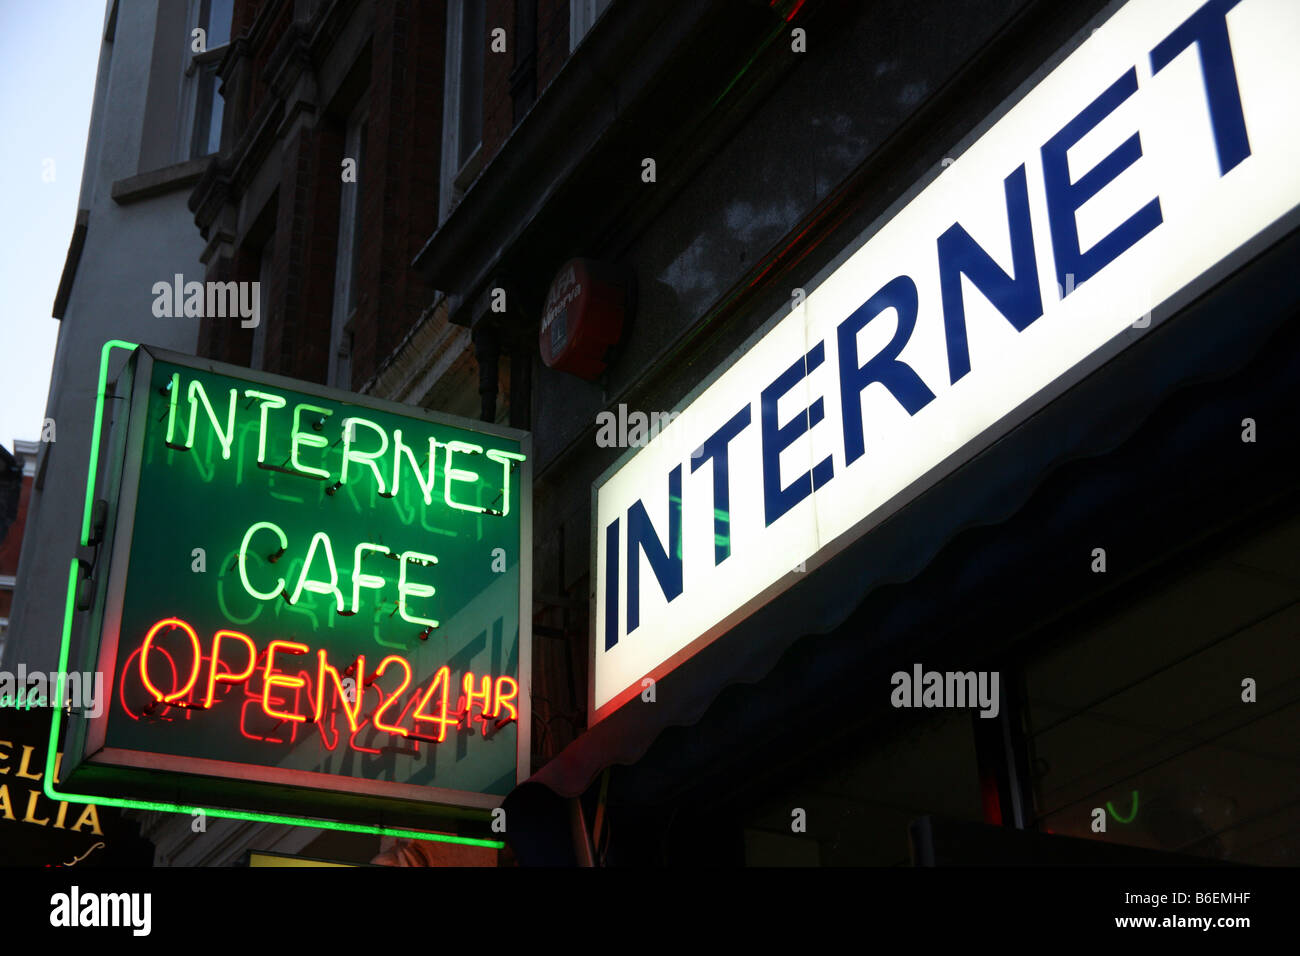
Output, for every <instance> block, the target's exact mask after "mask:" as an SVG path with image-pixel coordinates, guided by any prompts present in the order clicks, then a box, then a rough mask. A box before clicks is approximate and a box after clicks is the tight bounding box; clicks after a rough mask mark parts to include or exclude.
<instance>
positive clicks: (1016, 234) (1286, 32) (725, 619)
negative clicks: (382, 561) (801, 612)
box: [591, 0, 1300, 719]
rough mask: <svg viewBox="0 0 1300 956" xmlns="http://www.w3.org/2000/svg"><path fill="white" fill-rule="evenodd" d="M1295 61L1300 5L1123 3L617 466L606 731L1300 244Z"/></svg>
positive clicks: (605, 496) (597, 622)
mask: <svg viewBox="0 0 1300 956" xmlns="http://www.w3.org/2000/svg"><path fill="white" fill-rule="evenodd" d="M1297 49H1300V4H1296V3H1295V2H1293V0H1210V2H1205V0H1131V2H1129V3H1126V4H1122V5H1118V9H1116V10H1115V12H1114V13H1113V14H1112V15H1111V16H1110V17H1109V19H1107V20H1106V21H1105V22H1104V23H1103V24H1102V25H1101V27H1100V28H1099V29H1097V30H1095V31H1091V32H1089V33H1086V34H1085V35H1083V36H1081V38H1080V41H1079V43H1078V45H1077V48H1075V49H1074V50H1073V52H1071V53H1069V55H1068V56H1066V57H1063V58H1062V60H1061V61H1060V62H1059V65H1056V66H1055V67H1054V68H1050V69H1048V68H1045V69H1044V70H1042V71H1040V73H1039V74H1038V75H1037V76H1035V77H1034V78H1032V79H1031V80H1030V81H1029V82H1028V83H1026V84H1025V86H1024V87H1022V89H1021V90H1020V91H1019V92H1017V93H1016V94H1015V95H1013V96H1012V97H1011V98H1010V99H1009V100H1008V101H1007V103H1006V104H1004V106H1003V108H1002V109H1001V110H1000V111H999V114H998V116H997V118H996V120H995V121H993V120H991V121H990V122H988V123H986V124H984V126H983V127H981V129H980V130H977V131H976V132H975V133H974V134H972V135H971V136H970V137H969V138H968V140H967V141H966V142H967V144H968V145H963V147H959V148H958V149H955V150H953V152H952V155H953V156H954V157H956V158H955V162H952V163H951V164H949V165H947V166H945V167H943V168H942V169H937V170H936V173H935V175H934V177H933V178H932V179H931V180H929V181H928V182H926V183H922V184H918V186H917V187H915V188H914V189H913V190H912V191H911V192H910V193H909V194H908V195H906V196H904V197H902V198H901V199H900V200H899V201H898V202H897V203H896V204H895V205H894V207H893V208H891V209H890V210H889V211H888V212H887V213H886V214H885V215H884V216H882V217H881V218H880V219H879V220H878V221H877V222H876V223H875V224H874V225H873V226H872V227H871V228H870V229H869V230H868V231H867V233H865V234H864V236H863V238H862V239H860V240H859V241H858V242H857V243H855V244H854V245H853V246H852V248H850V249H849V250H848V251H847V252H846V253H845V254H844V255H843V256H841V257H840V259H839V260H838V261H837V262H836V263H834V264H832V266H830V267H829V268H828V269H827V270H825V271H824V272H823V273H822V275H821V276H819V278H818V280H817V281H816V282H815V283H810V289H811V291H810V292H809V293H808V295H807V297H806V298H803V297H802V296H801V295H796V296H795V299H794V301H793V303H792V307H791V308H790V309H789V310H788V311H785V312H783V314H781V315H779V316H776V317H773V319H772V320H771V321H770V322H769V323H768V324H767V325H766V326H765V327H764V328H763V329H762V330H761V331H760V333H759V334H757V335H756V336H755V337H754V338H753V339H751V341H750V343H749V344H747V345H746V346H745V347H744V348H743V349H741V350H740V352H739V353H738V355H737V357H736V358H735V359H734V360H733V361H732V362H730V363H728V364H727V365H726V366H725V367H724V368H723V369H722V370H720V371H719V372H718V373H717V374H716V375H715V376H714V377H713V378H712V379H711V380H710V381H709V382H708V383H706V385H705V386H703V387H702V388H701V389H700V390H697V392H696V393H695V394H694V395H693V396H691V397H690V398H688V400H687V402H686V404H685V407H684V409H683V410H682V413H681V415H680V416H679V417H678V418H677V419H676V420H675V421H673V422H672V424H671V425H669V426H668V427H667V428H666V429H664V430H663V431H662V432H661V433H660V434H659V435H658V436H657V437H656V438H655V439H654V440H653V441H652V442H651V443H650V444H649V445H647V446H646V447H645V448H643V449H640V450H639V451H637V452H636V453H635V454H634V455H632V456H630V457H627V458H625V459H624V460H623V461H621V462H620V463H618V464H617V465H616V466H614V467H613V468H611V469H610V471H609V472H607V473H606V475H605V476H603V477H602V479H601V480H600V481H599V482H598V483H597V487H596V490H595V492H594V501H593V509H594V514H593V537H594V539H595V540H594V542H593V552H594V559H593V563H594V566H595V568H596V574H595V575H593V580H594V582H595V583H594V589H593V590H594V593H593V595H592V600H593V604H594V613H593V615H592V626H593V635H592V643H593V650H592V653H593V665H592V669H591V673H592V675H593V677H592V680H593V686H592V694H591V700H592V707H593V715H592V716H593V719H600V718H601V717H602V716H604V715H605V714H607V713H609V712H610V711H611V710H612V709H614V708H616V707H618V706H619V705H621V704H622V703H623V702H624V701H626V700H628V699H630V698H631V697H632V696H633V695H635V694H636V693H638V692H639V691H640V689H641V681H642V680H643V679H644V678H645V677H647V676H649V677H652V678H653V677H655V676H656V675H661V674H663V673H665V672H667V671H669V670H671V669H672V668H673V667H675V666H676V665H677V664H678V663H680V662H681V661H682V660H684V659H686V658H688V657H689V656H691V655H692V654H694V653H695V652H697V651H698V650H699V649H700V648H701V647H702V646H704V645H705V644H707V643H708V642H709V641H712V640H713V639H715V638H716V637H717V636H718V635H719V634H721V633H723V632H725V631H726V630H727V629H728V628H729V627H731V626H732V625H733V624H734V623H735V622H736V621H738V620H740V619H742V618H744V617H745V616H747V615H748V614H750V613H752V611H753V610H754V609H755V608H757V607H759V606H761V605H762V604H763V603H765V602H766V601H768V600H769V599H770V598H771V597H772V596H774V595H775V594H777V593H779V592H780V591H782V590H784V589H785V588H788V587H790V586H791V585H792V584H794V583H795V582H797V581H798V580H799V578H800V574H799V573H798V572H794V571H792V569H795V568H797V567H799V566H801V565H802V566H803V568H805V569H807V570H809V571H810V570H812V569H813V568H815V567H816V566H817V565H818V564H820V563H822V562H824V561H825V560H826V559H827V558H829V557H830V556H831V555H833V554H834V553H836V552H837V551H839V550H841V549H842V548H843V547H844V546H846V545H847V544H848V543H849V542H851V541H853V540H855V539H857V538H859V537H861V536H862V535H863V534H865V533H867V532H868V531H869V530H870V529H871V528H872V527H874V526H875V525H877V524H878V523H879V522H880V521H882V520H883V519H884V518H885V517H887V516H888V515H890V514H892V513H893V512H895V511H897V510H898V509H899V508H901V507H902V506H903V505H905V504H906V503H907V502H908V501H910V500H912V499H913V498H915V497H916V495H918V494H919V493H920V492H921V491H923V490H924V489H925V488H927V487H929V486H930V485H932V484H933V483H934V482H936V481H938V480H939V479H941V478H942V477H943V476H944V475H945V474H947V473H949V472H951V471H952V470H953V469H955V468H956V467H958V466H959V465H960V464H961V463H962V462H964V461H966V460H967V459H969V458H970V457H972V456H973V455H974V454H975V453H977V452H978V451H979V450H980V449H982V448H984V447H986V446H987V445H988V444H990V443H991V442H992V441H993V440H995V439H996V438H997V437H998V436H999V435H1001V434H1004V433H1005V432H1006V431H1007V430H1009V429H1010V428H1012V427H1014V426H1015V425H1016V424H1018V423H1019V422H1021V421H1023V420H1024V419H1025V418H1026V417H1028V415H1030V414H1032V413H1033V412H1034V411H1035V410H1036V409H1037V408H1039V407H1041V406H1042V405H1043V404H1044V403H1045V402H1046V401H1048V400H1049V399H1050V398H1051V397H1052V396H1053V395H1055V394H1059V392H1060V391H1062V390H1064V389H1065V388H1067V387H1069V386H1070V385H1071V384H1073V383H1074V382H1076V381H1078V380H1079V379H1080V378H1082V377H1083V376H1084V375H1085V374H1088V373H1089V372H1091V371H1093V370H1094V369H1096V368H1097V367H1098V366H1100V365H1101V364H1102V363H1103V362H1104V361H1106V360H1107V359H1109V358H1110V357H1112V356H1113V355H1114V354H1115V353H1117V352H1118V351H1119V350H1120V349H1121V348H1123V347H1125V346H1126V345H1127V344H1129V343H1131V342H1132V341H1134V340H1135V339H1136V338H1137V337H1139V336H1142V335H1144V334H1147V332H1148V330H1149V329H1150V328H1151V327H1153V326H1154V325H1156V324H1158V323H1159V321H1161V320H1162V319H1163V317H1164V316H1165V315H1168V314H1171V313H1172V312H1173V311H1175V310H1176V309H1177V308H1179V307H1180V306H1181V305H1182V304H1183V303H1185V302H1187V301H1190V299H1191V298H1192V297H1194V296H1195V295H1198V294H1200V292H1202V291H1203V290H1204V289H1205V288H1207V287H1208V286H1209V285H1210V284H1212V283H1213V282H1216V281H1218V279H1219V278H1221V277H1222V276H1223V275H1225V274H1226V273H1227V272H1228V271H1230V270H1231V269H1232V268H1235V267H1236V266H1237V265H1238V264H1239V263H1241V262H1243V261H1245V260H1246V259H1247V258H1249V256H1250V255H1252V254H1253V252H1254V251H1255V249H1256V248H1258V247H1261V246H1262V244H1264V243H1267V242H1268V241H1271V238H1275V237H1277V236H1280V235H1281V234H1282V233H1283V232H1284V231H1285V230H1287V229H1290V228H1292V227H1293V226H1294V224H1295V220H1296V218H1297V217H1296V214H1295V210H1296V207H1297V204H1300V164H1297V162H1296V157H1297V156H1300V126H1298V125H1297V123H1296V119H1295V116H1296V114H1295V103H1294V101H1295V91H1296V90H1298V89H1300V57H1297V56H1296V52H1295V51H1296V50H1297ZM1266 230H1267V231H1268V235H1263V236H1262V235H1261V234H1262V233H1265V232H1266ZM1252 240H1257V241H1256V242H1254V243H1253V244H1252ZM1248 244H1251V246H1250V247H1248V248H1243V247H1247V246H1248ZM1153 310H1154V313H1153ZM1153 315H1154V317H1153Z"/></svg>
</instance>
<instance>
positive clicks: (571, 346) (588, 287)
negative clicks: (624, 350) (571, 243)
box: [538, 259, 631, 380]
mask: <svg viewBox="0 0 1300 956" xmlns="http://www.w3.org/2000/svg"><path fill="white" fill-rule="evenodd" d="M629 285H630V277H629V276H628V275H627V274H626V273H625V271H624V270H623V269H621V268H619V267H618V266H615V265H611V264H608V263H603V262H597V261H595V260H592V259H571V260H569V261H568V262H566V263H565V264H564V265H563V266H561V267H560V271H559V272H557V273H556V275H555V279H554V281H553V282H552V283H551V288H550V291H549V292H548V293H547V295H546V304H545V306H544V307H543V308H542V324H541V331H540V337H539V339H538V346H539V348H540V350H541V354H542V361H543V362H545V363H546V367H547V368H553V369H557V370H558V371H561V372H568V373H570V374H571V375H576V376H578V377H579V378H584V379H587V380H591V379H594V378H596V377H597V376H598V375H600V373H601V372H603V371H605V367H606V364H607V361H606V359H607V355H608V353H609V350H610V348H612V347H613V346H614V345H615V344H617V342H618V340H619V338H620V336H622V334H623V323H624V322H625V321H626V318H627V312H628V310H629V308H630V298H631V296H630V292H629Z"/></svg>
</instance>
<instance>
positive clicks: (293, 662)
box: [46, 341, 531, 846]
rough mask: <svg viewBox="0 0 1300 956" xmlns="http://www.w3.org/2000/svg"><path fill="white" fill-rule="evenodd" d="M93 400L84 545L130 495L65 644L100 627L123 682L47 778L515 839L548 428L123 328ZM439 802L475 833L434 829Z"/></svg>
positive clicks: (106, 663)
mask: <svg viewBox="0 0 1300 956" xmlns="http://www.w3.org/2000/svg"><path fill="white" fill-rule="evenodd" d="M115 349H127V350H132V349H134V350H133V351H132V354H131V355H130V358H129V360H128V363H127V367H126V369H125V370H124V372H123V373H122V375H121V377H120V378H119V379H118V382H117V388H116V396H115V397H116V398H118V399H120V401H116V402H114V403H112V405H111V406H110V407H111V409H112V411H113V415H112V422H111V426H110V425H108V424H106V423H104V422H103V418H104V409H105V395H106V392H107V389H108V369H109V364H110V358H111V353H112V352H113V351H114V350H115ZM97 408H98V409H99V414H98V415H97V417H96V425H95V434H94V437H93V447H92V450H91V466H90V473H89V481H88V491H87V500H86V508H85V515H84V520H83V533H82V539H83V543H87V542H89V541H90V538H91V531H92V529H91V515H92V514H93V512H94V500H95V499H96V498H97V497H98V498H102V499H104V500H106V501H108V502H110V503H111V507H110V508H109V520H108V524H107V527H106V528H105V529H104V541H103V543H102V544H101V545H100V547H99V549H98V552H97V563H96V566H95V568H94V569H93V577H94V584H95V588H96V590H95V597H94V601H93V607H92V608H91V611H90V613H89V614H87V615H85V616H84V619H81V620H79V618H78V615H76V614H75V613H74V608H75V603H74V599H73V595H74V594H75V591H76V588H77V581H76V577H77V575H76V564H75V563H74V573H73V576H72V579H71V580H70V582H69V588H70V591H69V599H68V600H69V604H68V613H67V622H66V627H65V634H64V643H63V648H62V654H63V657H64V663H66V659H67V657H68V655H69V654H70V653H71V649H72V647H73V645H74V643H75V639H76V634H77V631H78V625H79V624H80V626H81V629H82V630H83V632H84V633H83V638H84V652H83V655H82V656H83V658H84V659H85V661H86V662H87V664H86V666H87V668H94V669H99V670H101V671H103V673H104V674H105V686H106V687H111V688H112V693H111V694H110V695H108V696H109V705H108V707H107V708H105V712H104V714H103V715H102V716H100V717H97V718H91V717H89V716H88V715H83V714H80V713H77V712H75V711H74V712H73V713H72V714H71V716H70V717H69V718H68V719H67V729H68V734H69V743H70V746H68V747H67V748H66V753H67V754H68V758H65V775H64V779H63V780H62V781H58V782H57V783H56V782H54V781H53V780H52V778H51V777H50V776H49V775H47V777H46V780H47V784H46V786H47V788H48V789H50V790H54V789H55V788H56V787H63V788H65V789H67V790H69V791H79V793H71V792H69V793H62V794H61V795H60V796H59V797H58V799H63V800H71V801H74V802H75V801H77V800H79V799H80V800H85V801H87V802H89V801H94V802H98V803H101V804H105V805H109V806H117V805H120V806H131V807H147V808H150V809H158V810H163V809H165V810H173V811H175V812H187V813H192V812H194V811H195V810H197V809H200V808H199V807H196V806H191V805H190V801H189V800H185V799H177V798H176V796H179V795H185V796H186V797H188V796H189V795H191V794H199V793H205V791H206V792H210V793H211V794H212V795H213V797H214V798H215V799H214V800H212V801H211V802H210V805H209V806H208V807H203V808H202V809H203V810H204V812H205V813H207V814H209V815H212V816H218V817H221V816H227V817H231V818H233V819H257V820H268V821H274V822H280V823H285V822H298V823H302V824H304V825H311V826H319V827H323V828H327V829H350V830H357V831H360V832H369V833H385V834H399V835H403V836H411V837H420V838H424V839H450V840H456V841H459V842H470V843H474V844H476V845H483V846H499V845H501V844H500V841H499V840H494V839H491V838H489V837H488V836H487V835H486V834H487V832H488V831H487V830H486V829H485V823H486V820H487V818H488V814H489V812H490V810H491V808H492V807H494V806H496V805H498V804H499V803H500V800H501V798H503V797H504V796H505V794H506V793H508V792H509V791H510V790H511V789H512V788H513V787H514V786H515V785H516V783H517V782H518V781H519V780H520V779H521V778H522V776H524V775H525V773H526V768H527V758H526V755H527V753H528V749H527V737H528V720H529V717H528V700H527V696H528V695H527V679H526V675H527V672H528V667H527V663H528V661H527V649H528V641H527V634H528V628H529V615H528V610H529V607H528V603H529V602H528V596H529V595H530V593H531V589H530V585H529V582H528V572H529V561H528V557H529V549H530V542H529V540H528V537H529V532H530V528H529V508H530V504H531V502H530V491H531V488H530V477H529V470H528V469H529V443H528V437H527V436H526V435H524V434H522V433H519V432H515V431H513V430H510V429H504V428H496V427H493V426H488V425H484V424H483V423H479V422H470V421H466V420H462V419H454V418H451V417H448V416H438V415H434V414H432V413H428V412H425V411H423V410H421V409H415V408H410V407H407V406H401V405H395V404H390V403H386V402H382V401H377V400H371V399H368V398H365V397H362V396H357V395H352V394H348V393H342V392H337V391H334V390H330V389H324V388H320V387H318V386H314V385H310V384H307V383H302V382H294V381H291V380H287V379H282V378H278V377H275V376H269V375H263V374H260V373H254V372H249V371H248V370H245V369H239V368H235V367H228V366H219V365H217V364H215V363H210V362H206V361H200V360H196V359H193V358H191V357H184V356H177V355H172V354H169V353H164V352H160V351H157V350H154V349H150V348H144V347H141V348H135V347H133V346H131V345H130V343H124V342H118V341H114V342H109V343H107V344H106V345H105V347H104V351H103V355H102V359H101V366H100V388H99V393H98V395H97ZM105 441H107V442H108V443H109V445H110V449H109V452H108V453H107V458H106V460H105V467H104V468H103V469H102V471H103V474H100V471H101V469H100V467H99V461H100V457H101V451H100V449H101V445H103V444H104V443H105ZM61 666H63V664H61ZM62 723H63V717H62V715H61V714H60V713H57V712H56V715H55V723H54V727H53V736H52V738H51V739H52V741H57V740H58V739H59V734H60V730H61V727H62ZM52 746H53V745H52ZM51 753H53V749H52V750H51ZM521 755H524V756H523V758H522V759H521ZM287 788H293V789H292V790H290V789H287ZM81 791H84V792H81ZM290 795H291V796H290ZM119 801H120V802H119ZM203 802H208V801H206V800H205V801H203ZM443 821H447V822H451V823H452V824H454V826H455V827H456V828H459V829H460V830H462V833H461V834H459V835H456V834H441V835H439V834H431V833H429V832H428V831H427V830H425V829H423V828H422V827H423V826H424V825H427V824H428V823H439V822H443ZM476 827H477V829H478V830H479V831H480V832H481V833H483V834H484V835H483V836H479V835H478V833H472V832H471V833H467V832H464V831H466V830H468V831H474V830H475V828H476Z"/></svg>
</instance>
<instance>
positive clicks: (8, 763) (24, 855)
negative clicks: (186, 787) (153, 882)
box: [0, 703, 153, 868]
mask: <svg viewBox="0 0 1300 956" xmlns="http://www.w3.org/2000/svg"><path fill="white" fill-rule="evenodd" d="M49 740H50V712H49V710H48V708H46V707H44V706H41V705H39V704H33V705H32V706H27V705H13V704H12V703H11V704H9V705H7V706H0V865H4V866H41V867H54V868H58V867H68V866H81V867H99V866H150V865H151V864H152V863H153V844H151V843H149V842H148V841H147V840H143V839H141V838H140V827H139V824H138V823H136V822H133V821H131V820H128V819H125V818H124V817H123V816H122V814H121V813H120V812H119V811H118V810H116V809H114V808H112V807H106V806H96V805H95V804H93V803H84V804H83V803H73V802H70V801H67V800H53V799H51V798H50V797H49V796H47V795H46V793H45V758H46V755H47V753H48V752H49ZM60 759H61V754H58V753H56V754H55V758H54V760H55V764H56V766H57V765H58V764H59V762H60Z"/></svg>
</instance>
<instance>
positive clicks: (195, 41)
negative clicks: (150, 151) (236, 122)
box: [177, 0, 234, 160]
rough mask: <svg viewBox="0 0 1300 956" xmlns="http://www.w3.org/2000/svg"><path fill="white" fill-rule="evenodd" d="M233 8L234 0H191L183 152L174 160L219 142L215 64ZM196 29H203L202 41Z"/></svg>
mask: <svg viewBox="0 0 1300 956" xmlns="http://www.w3.org/2000/svg"><path fill="white" fill-rule="evenodd" d="M233 10H234V0H191V4H190V17H189V21H188V22H189V35H188V36H187V37H186V44H187V48H188V49H189V51H190V57H189V63H188V64H187V66H186V69H185V89H184V96H183V102H184V104H185V109H183V110H182V111H181V117H182V123H183V129H182V135H181V138H180V142H181V152H182V154H183V155H180V156H178V157H177V159H178V160H185V159H196V158H198V157H200V156H208V155H210V154H212V153H215V152H216V151H217V150H218V148H219V147H220V146H221V117H222V112H223V110H222V107H223V101H222V99H221V94H220V93H219V92H218V91H217V87H218V86H219V85H220V78H219V77H218V76H217V66H218V64H220V63H221V58H222V57H223V56H224V55H225V53H226V48H227V47H228V46H229V45H230V23H231V14H232V13H233ZM196 30H202V31H203V35H202V37H203V42H202V43H200V42H199V37H198V36H196V34H195V31H196Z"/></svg>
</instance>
